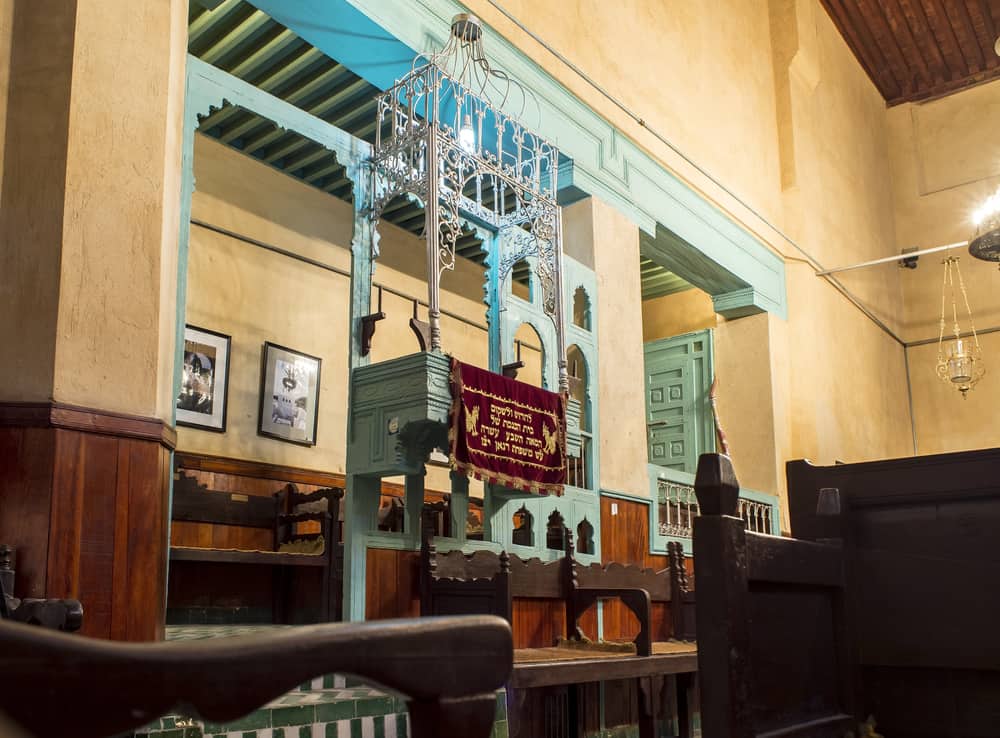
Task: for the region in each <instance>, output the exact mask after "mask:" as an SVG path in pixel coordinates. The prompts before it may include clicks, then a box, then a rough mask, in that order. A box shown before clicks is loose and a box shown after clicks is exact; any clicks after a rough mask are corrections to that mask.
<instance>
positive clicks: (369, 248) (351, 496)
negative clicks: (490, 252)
mask: <svg viewBox="0 0 1000 738" xmlns="http://www.w3.org/2000/svg"><path fill="white" fill-rule="evenodd" d="M347 176H348V177H349V178H350V180H351V181H352V182H353V183H354V230H353V234H352V237H351V314H350V329H349V331H348V333H349V340H350V348H349V351H348V364H349V366H348V371H349V377H350V378H351V379H350V381H349V382H348V390H347V407H348V409H350V408H351V407H352V406H353V395H354V381H353V380H354V371H355V370H356V369H358V368H359V367H363V366H367V365H368V363H369V357H368V356H365V355H363V354H362V352H361V319H362V318H363V317H364V316H365V315H368V314H369V313H370V312H371V295H372V274H373V272H374V264H373V259H374V257H375V256H376V255H377V254H378V231H377V230H376V228H375V226H374V224H373V223H372V222H371V220H370V219H369V217H368V213H367V203H368V201H369V193H370V191H371V185H372V180H371V174H370V172H369V167H368V160H367V157H361V156H356V157H355V158H354V159H353V160H352V161H351V162H350V163H348V164H347ZM355 432H356V429H355V428H354V421H353V416H352V413H351V412H350V410H348V413H347V439H348V444H347V445H348V448H350V446H351V442H352V440H353V438H354V433H355ZM346 487H347V489H346V490H345V496H344V602H343V608H342V613H343V614H342V618H343V619H344V620H364V619H365V575H366V568H367V557H368V551H367V548H368V546H367V534H368V531H370V530H372V529H374V528H375V521H376V516H377V513H378V504H379V495H380V493H381V489H382V482H381V479H379V478H378V477H366V476H362V475H360V474H355V473H350V472H349V473H348V474H347V485H346Z"/></svg>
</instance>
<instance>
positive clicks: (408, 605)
mask: <svg viewBox="0 0 1000 738" xmlns="http://www.w3.org/2000/svg"><path fill="white" fill-rule="evenodd" d="M419 558H420V555H419V554H418V553H417V552H416V551H392V550H388V549H380V548H369V549H368V568H367V578H366V580H365V617H366V618H367V619H369V620H384V619H386V618H415V617H417V616H419V615H420V591H419V586H418V583H419V574H418V565H419Z"/></svg>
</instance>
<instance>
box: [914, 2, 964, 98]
mask: <svg viewBox="0 0 1000 738" xmlns="http://www.w3.org/2000/svg"><path fill="white" fill-rule="evenodd" d="M922 4H923V6H924V10H925V11H926V13H927V19H928V21H929V22H930V26H931V33H932V34H933V35H934V38H935V40H936V41H937V44H938V46H939V47H940V49H941V53H942V54H943V55H944V57H945V59H947V60H948V63H949V65H950V66H951V68H952V70H953V72H954V73H953V74H952V78H953V79H954V78H961V77H967V76H968V75H970V74H974V73H975V72H976V70H975V68H974V66H973V65H972V64H970V63H969V61H968V59H966V56H965V53H964V52H963V51H962V44H961V42H959V40H958V36H957V35H956V34H955V28H954V26H952V24H951V19H950V18H949V16H948V13H947V11H946V10H945V9H944V5H943V4H942V2H941V0H922Z"/></svg>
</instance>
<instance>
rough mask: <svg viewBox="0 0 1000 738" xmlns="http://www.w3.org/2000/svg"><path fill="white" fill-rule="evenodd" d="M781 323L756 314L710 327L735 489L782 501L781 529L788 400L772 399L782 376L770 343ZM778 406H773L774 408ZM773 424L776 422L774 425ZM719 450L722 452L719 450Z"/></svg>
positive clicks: (775, 346) (776, 344) (776, 349)
mask: <svg viewBox="0 0 1000 738" xmlns="http://www.w3.org/2000/svg"><path fill="white" fill-rule="evenodd" d="M782 322H783V321H781V319H780V318H775V317H774V316H773V315H771V314H770V313H759V314H757V315H750V316H747V317H744V318H737V319H735V320H724V321H720V322H719V324H718V325H717V326H716V328H715V376H716V377H717V379H718V388H717V393H716V394H717V404H718V407H719V417H720V418H721V422H722V430H723V431H724V432H725V434H726V438H727V440H728V441H729V450H730V456H731V458H732V460H733V467H734V468H735V469H736V478H737V479H739V480H740V486H742V487H744V488H746V489H752V490H756V491H758V492H767V493H769V494H777V495H779V496H780V497H781V500H782V502H781V510H782V516H783V518H782V527H783V528H784V529H785V530H787V528H788V525H787V522H786V521H785V520H784V515H785V511H786V510H787V504H786V500H785V471H784V466H783V458H784V455H783V452H782V453H779V448H780V446H781V439H782V438H784V436H785V432H784V431H785V427H784V425H783V423H782V421H783V419H784V413H783V408H784V405H785V403H787V397H784V396H781V397H776V396H775V391H774V388H775V386H786V387H787V380H786V383H785V384H784V385H778V384H777V383H776V382H775V378H776V376H775V375H776V374H779V375H780V374H782V373H783V371H784V370H783V369H782V367H783V366H784V364H783V360H784V357H783V351H784V350H785V345H784V344H783V342H781V341H772V336H771V333H772V329H774V328H779V329H780V324H781V323H782ZM776 405H777V407H776ZM776 421H777V422H776ZM720 451H721V449H720Z"/></svg>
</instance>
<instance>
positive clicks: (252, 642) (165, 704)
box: [0, 616, 513, 738]
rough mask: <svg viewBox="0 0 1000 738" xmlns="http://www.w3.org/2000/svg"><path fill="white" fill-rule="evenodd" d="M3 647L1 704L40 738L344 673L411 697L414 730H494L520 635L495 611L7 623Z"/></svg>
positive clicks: (200, 711) (111, 727) (263, 695)
mask: <svg viewBox="0 0 1000 738" xmlns="http://www.w3.org/2000/svg"><path fill="white" fill-rule="evenodd" d="M0 653H2V654H3V656H4V668H3V669H0V713H5V714H6V715H8V716H9V717H10V718H12V719H13V720H14V721H15V722H16V723H18V724H20V725H21V726H22V727H23V728H24V729H25V730H27V731H28V732H29V733H33V734H34V735H36V736H47V735H73V736H79V737H80V738H99V737H100V736H108V735H117V734H120V733H124V732H125V731H128V730H132V729H134V728H138V727H140V726H142V725H145V724H147V723H148V722H149V721H150V720H152V719H154V718H156V717H158V716H160V715H162V714H164V713H166V712H168V711H169V710H171V709H172V708H174V707H177V706H179V705H183V706H184V707H185V708H187V709H191V710H194V711H195V712H196V713H197V716H200V717H202V718H205V719H207V720H212V721H215V722H227V721H231V720H235V719H237V718H239V717H241V716H243V715H246V714H247V713H249V712H251V711H252V710H254V709H256V708H258V707H260V706H261V705H263V704H265V703H267V702H269V701H270V700H272V699H275V698H276V697H278V696H280V695H282V694H284V693H285V692H287V691H289V690H290V689H293V688H294V687H296V686H298V685H299V684H302V683H304V682H307V681H309V680H310V679H313V678H315V677H318V676H323V675H326V674H333V673H337V674H353V675H356V676H359V677H361V678H363V679H366V680H368V681H370V682H371V683H373V684H377V685H381V686H384V687H387V688H389V689H391V690H394V691H398V692H401V693H402V694H404V695H406V696H407V697H409V698H410V702H409V710H410V726H411V731H412V732H411V735H412V736H413V738H431V736H441V735H462V736H470V738H472V737H475V738H487V736H489V735H490V729H491V727H492V725H493V718H494V716H495V713H496V696H495V690H497V689H498V688H499V687H501V686H503V684H504V682H505V681H506V680H507V677H508V676H509V674H510V671H511V665H512V661H513V642H512V640H511V633H510V626H508V625H507V623H506V622H504V621H503V620H501V619H500V618H495V617H488V616H464V617H449V618H426V619H414V620H384V621H380V622H368V623H328V624H324V625H315V626H301V627H297V628H289V629H287V630H283V631H281V632H279V633H274V634H268V635H260V634H256V635H253V636H239V637H232V638H217V639H209V640H200V641H196V642H191V641H173V642H166V643H143V644H138V643H116V642H113V641H104V640H97V639H93V638H85V637H83V636H71V635H67V634H64V633H58V632H54V631H47V630H43V629H41V628H32V627H30V626H26V625H20V624H17V623H9V622H6V621H4V622H0Z"/></svg>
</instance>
